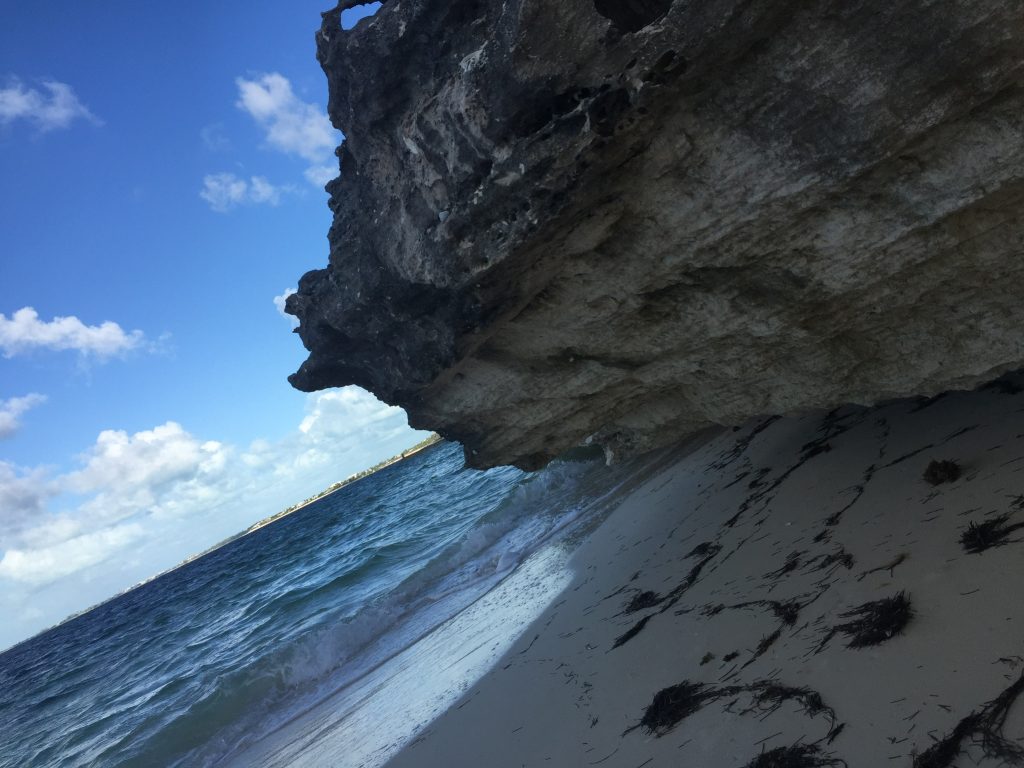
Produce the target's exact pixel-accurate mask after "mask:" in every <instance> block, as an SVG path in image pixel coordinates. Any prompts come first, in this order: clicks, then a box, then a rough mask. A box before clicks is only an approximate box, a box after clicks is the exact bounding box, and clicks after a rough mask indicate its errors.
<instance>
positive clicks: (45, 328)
mask: <svg viewBox="0 0 1024 768" xmlns="http://www.w3.org/2000/svg"><path fill="white" fill-rule="evenodd" d="M143 342H144V336H143V334H142V331H130V332H126V331H125V330H124V329H123V328H121V326H120V325H118V324H117V323H114V322H111V321H109V320H108V321H106V322H104V323H100V324H99V325H86V324H85V323H83V322H82V321H81V320H79V319H78V318H77V317H74V316H70V317H55V318H53V320H50V321H43V320H40V319H39V313H37V312H36V311H35V310H34V309H33V308H32V307H23V308H22V309H19V310H18V311H17V312H15V313H14V314H13V315H11V317H10V318H8V317H7V316H6V315H4V314H3V313H2V312H0V351H2V352H3V355H4V357H13V356H14V355H17V354H20V353H23V352H28V351H29V350H32V349H51V350H58V351H60V350H75V351H77V352H80V353H81V354H83V355H89V356H93V357H96V358H100V359H105V358H109V357H113V356H115V355H119V354H123V353H125V352H128V351H129V350H132V349H136V348H138V347H139V346H141V345H142V344H143Z"/></svg>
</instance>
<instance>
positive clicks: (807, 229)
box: [287, 0, 1024, 468]
mask: <svg viewBox="0 0 1024 768" xmlns="http://www.w3.org/2000/svg"><path fill="white" fill-rule="evenodd" d="M359 4H360V3H358V2H355V1H354V0H344V1H343V2H342V3H341V4H340V5H339V6H338V8H336V9H335V10H333V11H331V12H329V13H327V14H325V15H324V23H323V27H322V29H321V31H320V32H319V33H318V35H317V44H318V58H319V59H320V62H321V64H322V66H323V68H324V71H325V72H326V74H327V79H328V84H329V106H328V111H329V113H330V116H331V119H332V121H333V122H334V124H335V126H336V127H337V128H339V129H341V130H343V131H344V132H345V134H346V136H347V138H346V141H345V142H344V144H343V145H342V146H341V147H340V148H339V151H338V155H339V158H340V161H341V175H340V177H339V178H338V179H336V180H334V181H332V182H331V183H330V184H328V187H327V189H328V192H329V193H330V195H331V199H330V206H331V209H332V211H333V213H334V221H333V225H332V227H331V230H330V235H329V240H330V249H331V250H330V263H329V266H328V267H327V268H326V269H324V270H318V271H314V272H310V273H308V274H306V275H305V276H304V277H303V278H302V280H301V281H300V283H299V290H298V293H296V294H295V295H293V296H291V297H289V299H288V302H287V308H288V311H289V312H291V313H292V314H294V315H296V316H297V317H298V318H299V319H300V321H301V325H300V327H299V329H298V332H299V334H300V336H301V338H302V341H303V343H304V344H305V346H306V348H307V349H308V350H309V351H310V355H309V359H308V360H307V361H306V362H305V363H304V364H303V365H302V367H301V368H300V370H299V371H298V372H297V373H295V374H293V375H292V376H291V377H290V381H291V382H292V384H293V385H294V386H296V387H297V388H299V389H302V390H305V391H312V390H317V389H323V388H326V387H333V386H342V385H347V384H358V385H360V386H362V387H365V388H366V389H369V390H370V391H372V392H373V393H375V394H376V395H377V396H378V397H380V398H381V399H383V400H384V401H386V402H388V403H392V404H397V405H400V406H402V407H403V408H405V409H406V411H407V412H408V414H409V420H410V423H411V424H412V425H413V426H415V427H418V428H423V429H432V430H436V431H438V432H440V433H441V434H442V435H444V436H445V437H448V438H450V439H455V440H459V441H461V442H462V443H463V444H464V445H465V446H466V456H467V462H468V463H469V464H470V465H472V466H477V467H487V466H493V465H496V464H505V463H514V464H517V465H519V466H521V467H525V468H535V467H538V466H541V465H543V464H544V463H545V462H546V461H548V460H549V459H550V458H551V457H553V456H555V455H557V454H558V453H560V452H562V451H564V450H565V449H567V448H569V447H571V446H573V445H577V444H579V443H581V442H584V441H586V440H588V439H592V440H594V441H596V442H598V443H600V444H602V445H603V446H605V448H606V451H607V452H608V453H609V454H610V455H612V456H614V455H616V454H618V453H621V452H624V451H632V450H642V449H646V448H650V447H655V446H657V445H659V444H662V443H667V442H673V441H676V440H678V439H679V438H680V437H682V436H683V435H684V434H685V433H688V432H693V431H695V430H698V429H701V428H704V427H707V426H711V425H720V424H735V423H738V422H740V421H742V420H744V419H746V418H747V417H749V416H751V415H757V414H775V413H789V412H793V411H797V410H801V409H806V408H813V407H824V406H830V405H835V404H838V403H844V402H856V403H873V402H876V401H879V400H882V399H886V398H891V397H896V396H905V395H911V394H933V393H935V392H937V391H941V390H945V389H949V388H957V387H968V386H971V385H973V384H975V383H978V382H980V381H982V380H985V379H988V378H992V377H994V376H996V375H998V374H999V373H1001V372H1003V371H1006V370H1010V369H1015V368H1020V367H1022V366H1024V350H1022V347H1021V341H1022V338H1024V337H1022V333H1021V328H1022V327H1024V310H1022V302H1024V216H1022V212H1024V83H1022V80H1024V2H1021V0H1011V1H1010V2H1006V0H960V1H959V2H957V1H955V0H950V1H949V2H940V3H936V2H926V1H925V0H908V2H905V3H893V4H879V3H872V2H864V1H863V0H848V1H846V2H835V1H833V2H825V1H824V0H817V1H814V0H812V1H811V2H806V1H801V2H795V1H786V0H783V1H782V2H774V3H750V2H745V1H742V2H741V1H740V0H708V1H707V2H701V3H697V2H687V1H686V0H674V1H673V0H618V1H617V2H611V0H563V2H558V3H552V2H549V0H389V1H388V2H385V3H384V5H383V7H382V8H381V9H380V10H379V11H378V12H377V13H376V14H375V15H374V16H373V17H371V18H368V19H365V20H363V21H361V22H360V23H359V24H357V25H356V27H355V28H353V29H351V30H343V29H342V28H341V24H340V14H341V11H342V10H343V9H345V8H348V7H350V6H355V5H359Z"/></svg>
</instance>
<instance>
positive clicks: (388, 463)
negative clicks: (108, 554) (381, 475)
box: [181, 437, 445, 565]
mask: <svg viewBox="0 0 1024 768" xmlns="http://www.w3.org/2000/svg"><path fill="white" fill-rule="evenodd" d="M444 442H445V440H444V438H442V437H437V439H436V440H431V441H430V442H424V443H417V444H416V445H414V446H413V447H412V448H410V449H409V450H407V451H402V453H399V454H397V455H396V456H392V457H391V458H390V459H386V460H385V461H383V462H381V463H380V464H375V465H374V466H373V467H371V468H370V469H368V470H365V471H364V472H361V473H357V474H356V475H353V476H351V477H349V478H346V479H345V480H342V481H340V483H337V484H336V486H331V487H329V488H328V489H326V490H324V491H321V492H320V493H319V494H318V495H316V496H312V497H310V498H309V499H306V500H305V501H303V502H301V503H300V504H298V505H297V506H295V507H290V508H288V509H286V510H284V511H283V512H278V513H277V514H276V515H273V516H271V517H268V518H265V519H263V520H260V521H259V522H257V523H253V524H252V525H251V526H249V527H248V528H246V529H245V530H244V531H242V532H241V533H239V534H237V535H236V536H233V537H232V538H230V539H229V540H227V541H225V542H223V543H222V544H219V545H217V547H216V548H215V549H220V547H222V546H224V544H230V543H231V542H232V541H235V540H237V539H240V538H242V537H243V536H248V535H249V534H250V533H254V532H255V531H258V530H260V529H261V528H266V527H267V526H268V525H270V524H271V523H276V522H277V521H278V520H283V519H284V518H286V517H288V516H289V515H292V514H294V513H295V512H298V511H299V510H300V509H304V508H306V507H308V506H309V505H310V504H312V503H314V502H317V501H321V500H323V499H326V498H327V497H328V496H332V495H333V494H335V493H337V492H338V491H340V490H341V489H342V488H348V487H349V486H350V485H354V484H355V483H358V482H359V481H360V480H365V479H366V478H368V477H370V476H371V475H375V474H377V473H378V472H380V471H381V470H382V469H387V468H388V467H392V466H394V465H395V464H398V463H400V462H403V461H405V460H406V459H408V458H411V457H412V456H415V455H417V454H419V453H422V452H423V451H425V450H427V449H429V448H433V447H434V446H436V445H440V444H441V443H444ZM215 549H210V550H207V551H206V552H204V553H202V554H200V555H196V558H199V557H202V555H203V554H209V553H210V552H213V551H215ZM196 558H193V559H196ZM189 562H191V561H189ZM181 565H184V563H181Z"/></svg>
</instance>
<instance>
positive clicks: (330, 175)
mask: <svg viewBox="0 0 1024 768" xmlns="http://www.w3.org/2000/svg"><path fill="white" fill-rule="evenodd" d="M303 175H304V176H305V177H306V181H308V182H309V183H310V184H312V185H313V186H314V187H323V186H324V185H325V184H327V182H329V181H332V180H333V179H334V178H335V177H336V176H337V175H338V168H337V166H334V165H313V166H310V167H309V168H307V169H306V170H305V171H304V172H303Z"/></svg>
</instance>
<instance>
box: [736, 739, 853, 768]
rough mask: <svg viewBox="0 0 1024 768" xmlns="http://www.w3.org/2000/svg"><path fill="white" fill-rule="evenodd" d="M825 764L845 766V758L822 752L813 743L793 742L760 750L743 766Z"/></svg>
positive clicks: (786, 767)
mask: <svg viewBox="0 0 1024 768" xmlns="http://www.w3.org/2000/svg"><path fill="white" fill-rule="evenodd" d="M826 766H842V768H847V765H846V761H845V760H840V759H839V758H837V757H832V756H831V755H825V754H822V752H821V749H820V748H819V747H818V746H817V745H815V744H794V745H793V746H790V747H776V748H775V749H771V750H768V751H767V752H762V753H761V754H760V755H758V756H757V757H755V758H754V759H753V760H751V761H750V762H749V763H747V764H746V765H745V766H744V768H825V767H826Z"/></svg>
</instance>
